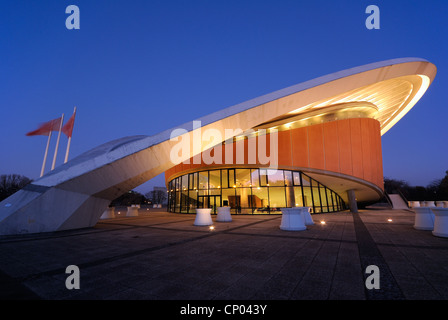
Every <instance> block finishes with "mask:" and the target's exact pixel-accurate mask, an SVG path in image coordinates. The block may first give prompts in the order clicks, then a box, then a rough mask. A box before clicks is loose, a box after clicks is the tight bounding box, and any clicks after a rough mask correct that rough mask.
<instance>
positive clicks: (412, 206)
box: [410, 201, 420, 208]
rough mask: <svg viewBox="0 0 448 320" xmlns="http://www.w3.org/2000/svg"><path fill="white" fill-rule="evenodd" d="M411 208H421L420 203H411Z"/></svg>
mask: <svg viewBox="0 0 448 320" xmlns="http://www.w3.org/2000/svg"><path fill="white" fill-rule="evenodd" d="M410 207H411V208H420V201H411V206H410Z"/></svg>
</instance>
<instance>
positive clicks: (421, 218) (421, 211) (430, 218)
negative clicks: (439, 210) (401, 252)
mask: <svg viewBox="0 0 448 320" xmlns="http://www.w3.org/2000/svg"><path fill="white" fill-rule="evenodd" d="M414 212H415V221H414V228H415V229H417V230H433V229H434V213H433V212H432V211H431V208H428V207H423V208H414Z"/></svg>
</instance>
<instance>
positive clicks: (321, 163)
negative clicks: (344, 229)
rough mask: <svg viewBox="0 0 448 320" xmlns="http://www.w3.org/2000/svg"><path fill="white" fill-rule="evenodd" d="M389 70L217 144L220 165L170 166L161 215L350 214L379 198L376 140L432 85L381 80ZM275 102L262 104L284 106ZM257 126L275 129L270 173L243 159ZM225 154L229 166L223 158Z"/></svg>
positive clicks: (420, 79)
mask: <svg viewBox="0 0 448 320" xmlns="http://www.w3.org/2000/svg"><path fill="white" fill-rule="evenodd" d="M391 68H393V67H385V68H384V69H382V71H381V72H380V74H379V76H378V81H376V82H373V83H371V84H368V85H365V86H360V87H357V88H356V89H352V90H347V91H346V92H343V93H342V94H336V95H334V96H331V97H330V98H323V97H322V99H319V98H320V97H316V99H315V100H312V101H311V102H310V103H301V104H300V105H297V108H295V109H293V110H291V111H289V112H288V113H285V114H282V115H279V116H277V117H274V118H273V119H270V120H269V121H267V122H264V123H261V124H259V125H257V126H256V127H254V128H253V129H255V131H254V130H252V132H251V134H242V135H241V136H240V137H238V136H236V137H234V138H233V140H232V141H226V142H223V143H222V145H221V146H219V147H220V149H219V153H220V155H221V156H222V160H221V161H219V162H220V163H219V164H207V163H205V162H204V160H203V159H202V158H203V157H201V162H200V163H199V162H198V161H196V164H193V163H194V161H193V159H189V160H188V161H186V162H187V163H181V164H178V165H176V166H174V167H172V168H170V169H169V170H167V171H166V172H165V179H166V184H167V188H168V192H169V201H168V206H169V207H168V210H169V211H171V212H179V213H194V212H195V209H196V208H204V207H209V208H212V209H213V210H212V212H214V213H216V208H217V207H219V206H223V205H227V206H230V207H231V212H232V213H233V214H266V213H271V214H272V213H274V214H278V213H281V212H280V208H284V207H294V206H300V207H302V206H308V207H310V208H311V212H313V213H327V212H334V211H340V210H344V209H346V208H348V207H351V208H352V210H353V211H356V210H357V206H356V203H357V202H359V201H375V200H379V199H380V198H381V197H382V196H383V192H384V184H383V167H382V150H381V136H382V135H383V134H385V133H386V132H387V130H389V129H390V128H391V127H392V126H393V125H394V124H395V123H396V122H397V121H398V120H399V119H400V118H402V117H403V116H404V114H405V113H406V112H408V111H409V110H410V108H411V107H412V106H413V105H414V104H415V103H416V102H417V100H418V99H419V98H420V97H421V95H422V94H423V93H424V92H425V90H426V89H427V88H428V86H429V83H430V81H431V78H430V77H428V76H426V75H422V74H414V75H402V76H397V77H393V78H390V79H387V80H386V79H382V78H381V76H382V75H385V74H387V73H388V72H389V70H388V69H391ZM346 80H347V81H353V80H349V79H348V78H347V79H346ZM282 99H284V98H283V97H282V98H279V99H273V100H272V101H270V102H269V103H270V104H272V105H275V104H280V103H286V102H284V101H282ZM294 102H296V101H294V100H293V101H292V102H291V104H293V103H294ZM259 129H265V131H264V133H261V134H265V135H267V136H269V135H270V133H269V132H270V130H273V129H275V131H276V134H277V135H278V138H277V144H276V146H275V148H272V146H271V150H268V153H272V152H277V153H278V155H277V160H278V161H277V170H271V169H269V166H268V165H263V164H260V163H259V162H254V161H252V162H250V161H248V158H249V157H250V154H251V153H252V154H253V153H256V152H257V150H256V148H257V146H258V144H257V142H256V140H257V139H258V136H259V135H260V134H259V133H258V132H257V131H256V130H259ZM265 139H266V141H270V139H269V138H268V137H266V138H265ZM251 140H253V141H251ZM239 143H240V144H241V149H239V150H241V151H242V152H243V155H242V157H241V159H240V161H238V160H237V159H236V154H237V152H238V144H239ZM251 145H252V146H253V148H252V151H251V150H250V146H251ZM219 147H218V148H219ZM214 149H215V152H216V147H215V148H214ZM226 152H227V153H229V152H230V153H231V157H233V159H232V161H228V162H226V161H225V158H226ZM249 162H250V163H252V164H249Z"/></svg>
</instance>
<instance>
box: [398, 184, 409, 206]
mask: <svg viewBox="0 0 448 320" xmlns="http://www.w3.org/2000/svg"><path fill="white" fill-rule="evenodd" d="M397 191H398V195H399V196H400V197H401V198H402V199H403V201H404V203H405V204H406V206H407V207H408V208H409V202H408V199H406V197H405V196H404V194H403V192H401V190H400V189H399V188H397Z"/></svg>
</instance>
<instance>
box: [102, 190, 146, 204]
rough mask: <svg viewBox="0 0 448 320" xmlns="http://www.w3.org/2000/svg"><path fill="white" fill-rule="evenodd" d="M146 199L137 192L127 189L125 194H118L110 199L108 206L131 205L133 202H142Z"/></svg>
mask: <svg viewBox="0 0 448 320" xmlns="http://www.w3.org/2000/svg"><path fill="white" fill-rule="evenodd" d="M145 201H146V197H145V196H144V195H142V194H141V193H139V192H136V191H133V190H131V191H129V192H126V193H125V194H123V195H121V196H119V197H118V198H116V199H114V200H112V202H111V204H110V206H111V207H116V206H131V205H133V204H144V203H145Z"/></svg>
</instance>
